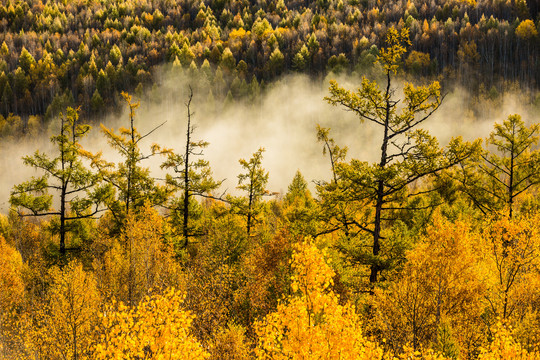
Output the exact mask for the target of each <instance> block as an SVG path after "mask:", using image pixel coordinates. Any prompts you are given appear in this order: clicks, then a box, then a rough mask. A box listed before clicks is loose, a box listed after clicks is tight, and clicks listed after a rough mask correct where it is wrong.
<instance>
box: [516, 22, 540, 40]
mask: <svg viewBox="0 0 540 360" xmlns="http://www.w3.org/2000/svg"><path fill="white" fill-rule="evenodd" d="M516 35H517V36H519V37H520V38H521V39H523V40H531V39H534V38H536V37H537V36H538V30H536V25H535V24H534V21H532V20H530V19H527V20H523V21H522V22H521V23H520V24H519V25H518V27H517V28H516Z"/></svg>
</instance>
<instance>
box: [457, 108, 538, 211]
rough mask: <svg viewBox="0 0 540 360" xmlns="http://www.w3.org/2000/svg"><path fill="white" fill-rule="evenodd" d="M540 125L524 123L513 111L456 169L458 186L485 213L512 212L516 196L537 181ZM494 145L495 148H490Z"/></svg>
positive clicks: (534, 184)
mask: <svg viewBox="0 0 540 360" xmlns="http://www.w3.org/2000/svg"><path fill="white" fill-rule="evenodd" d="M539 131H540V125H538V124H533V125H531V126H530V127H527V126H525V124H524V122H523V120H522V119H521V116H519V115H517V114H514V115H510V116H508V119H506V120H505V121H503V123H502V124H495V130H494V131H493V132H492V133H491V134H490V136H489V138H488V139H487V140H486V149H485V150H484V151H483V152H482V153H481V154H480V156H479V157H477V158H476V161H470V162H468V164H466V165H465V166H463V167H462V169H461V171H459V172H457V173H456V174H457V175H458V176H457V177H456V179H457V180H458V181H459V183H460V187H461V189H462V190H463V191H464V193H465V194H466V195H468V196H469V198H470V199H471V200H472V202H473V204H475V205H476V207H477V208H478V209H480V211H481V212H482V213H484V214H495V213H499V212H501V211H502V212H505V213H506V215H507V216H508V217H509V218H512V216H513V215H514V208H515V206H516V200H517V198H518V197H520V195H522V194H524V193H525V192H526V191H528V190H529V189H531V188H533V187H534V186H536V185H538V184H540V152H539V151H538V150H533V147H534V146H535V145H536V144H537V143H538V133H539ZM490 148H494V151H489V150H490Z"/></svg>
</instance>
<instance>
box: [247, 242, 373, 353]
mask: <svg viewBox="0 0 540 360" xmlns="http://www.w3.org/2000/svg"><path fill="white" fill-rule="evenodd" d="M292 268H293V277H292V284H291V290H292V294H291V295H290V296H289V297H288V298H287V299H286V301H284V302H282V303H280V304H279V305H278V307H277V309H276V311H275V312H273V313H270V314H268V315H267V316H266V317H265V318H264V319H263V320H261V321H258V322H257V323H255V325H254V327H255V331H256V333H257V336H258V343H257V348H256V349H255V353H256V355H257V359H332V360H333V359H381V358H382V350H381V349H380V348H379V347H378V346H377V345H376V344H374V343H372V342H370V341H369V340H367V339H366V338H365V337H364V335H363V334H362V331H361V329H360V321H359V318H358V316H357V315H356V313H355V310H354V306H352V305H351V304H345V305H341V304H340V303H339V299H338V297H337V296H336V294H334V292H333V291H332V289H331V287H332V285H333V277H334V275H335V274H334V271H333V270H332V269H331V268H330V267H329V266H328V264H327V263H326V261H325V259H324V252H322V251H320V250H319V249H318V248H317V247H316V246H315V245H314V244H312V243H311V242H309V241H304V242H302V243H300V244H298V246H297V247H296V249H295V252H294V253H293V260H292Z"/></svg>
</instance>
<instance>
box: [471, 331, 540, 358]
mask: <svg viewBox="0 0 540 360" xmlns="http://www.w3.org/2000/svg"><path fill="white" fill-rule="evenodd" d="M494 335H495V336H494V339H493V341H492V342H491V345H490V346H489V348H487V349H482V351H481V353H480V356H478V360H518V359H519V360H538V359H540V353H538V352H534V353H529V352H527V351H526V350H525V349H523V348H522V347H521V345H520V344H519V343H518V342H516V341H515V340H514V339H513V338H512V335H511V334H510V331H509V329H508V328H507V327H506V326H504V325H503V324H502V323H498V324H497V325H496V326H495V334H494Z"/></svg>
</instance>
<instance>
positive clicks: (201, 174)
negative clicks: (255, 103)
mask: <svg viewBox="0 0 540 360" xmlns="http://www.w3.org/2000/svg"><path fill="white" fill-rule="evenodd" d="M192 100H193V90H192V89H191V87H190V88H189V97H188V102H187V103H186V108H187V130H186V143H185V151H184V153H183V154H176V153H173V152H169V153H168V156H167V160H166V161H165V162H164V163H163V164H162V165H161V168H162V169H163V168H165V169H171V170H173V172H174V173H173V174H167V177H166V183H167V186H168V187H169V188H170V189H171V190H172V191H173V192H176V191H181V192H182V194H181V197H180V198H179V199H173V200H172V202H170V203H169V204H167V205H166V207H167V208H169V209H170V210H172V212H173V214H172V215H173V222H175V221H174V220H177V219H178V218H179V217H180V216H181V217H182V221H181V226H182V236H183V238H184V243H183V247H186V246H187V244H188V238H189V237H190V236H194V235H195V234H194V233H193V230H192V227H190V218H191V217H192V216H193V214H192V210H191V209H190V199H191V198H192V197H193V196H203V197H211V198H214V197H213V196H212V195H211V194H210V192H211V191H213V190H216V189H217V188H218V187H219V186H220V185H221V183H222V181H214V179H213V178H212V171H211V169H210V165H209V163H208V161H206V160H204V159H201V158H199V159H198V160H193V158H194V157H197V156H201V155H202V151H203V149H204V148H205V147H207V146H208V142H206V141H193V140H192V135H193V131H194V126H193V125H192V124H191V117H192V116H193V114H194V113H192V112H191V108H190V107H191V101H192Z"/></svg>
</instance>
